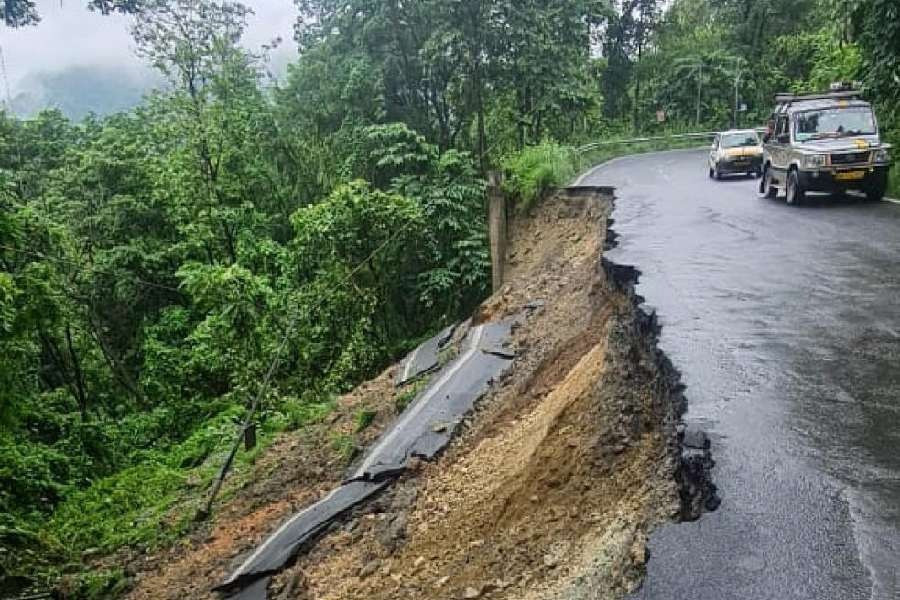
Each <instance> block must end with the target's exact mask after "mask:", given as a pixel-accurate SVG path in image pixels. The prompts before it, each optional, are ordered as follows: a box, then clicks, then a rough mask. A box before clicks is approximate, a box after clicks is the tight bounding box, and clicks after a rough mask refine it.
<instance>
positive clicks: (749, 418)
mask: <svg viewBox="0 0 900 600" xmlns="http://www.w3.org/2000/svg"><path fill="white" fill-rule="evenodd" d="M705 157H706V152H705V151H696V150H695V151H680V152H670V153H662V154H653V155H644V156H638V157H629V158H626V159H620V160H617V161H613V162H612V163H608V164H607V165H604V166H601V167H599V168H598V169H596V170H594V171H592V172H590V173H589V174H588V175H587V176H586V177H584V178H583V179H582V181H581V183H583V184H585V185H613V186H616V187H617V188H618V189H617V192H616V196H617V200H616V208H615V210H614V213H613V217H614V219H615V224H614V226H613V228H614V230H615V231H616V232H617V233H618V234H619V246H618V247H617V248H616V249H614V250H613V251H611V252H609V253H608V254H607V256H608V257H609V258H610V259H611V260H613V261H615V262H617V263H620V264H629V265H634V266H636V267H637V268H638V269H639V270H640V271H641V273H642V274H641V277H640V281H639V284H638V293H639V294H641V295H642V296H644V298H645V299H646V303H647V304H648V305H649V306H651V307H653V308H655V309H656V310H657V312H658V314H659V316H660V321H661V323H662V325H663V331H662V336H661V340H660V341H661V346H662V348H663V350H664V351H665V352H666V353H667V354H668V355H669V356H670V357H671V359H672V360H673V362H674V363H675V365H676V366H677V367H678V368H679V369H680V370H681V371H682V376H683V380H684V382H685V384H686V385H687V386H688V387H687V397H688V402H689V408H688V414H687V415H686V417H685V418H686V420H687V421H688V422H692V423H698V424H700V425H701V426H702V427H703V428H704V429H705V430H706V431H707V432H708V433H709V435H710V438H711V439H712V443H713V448H712V450H713V457H714V459H715V460H716V467H715V469H714V472H713V474H714V478H715V483H716V484H717V485H718V487H719V491H720V494H721V497H722V505H721V507H720V508H719V510H718V511H716V512H714V513H710V514H706V515H704V516H703V517H702V518H701V519H700V520H699V521H696V522H694V523H682V524H671V525H665V526H663V527H661V528H659V529H658V530H657V531H656V532H654V534H653V535H652V537H651V544H650V551H651V555H650V562H649V564H648V575H647V578H646V580H645V583H644V586H643V587H642V589H641V590H640V591H639V592H638V593H637V594H636V595H635V597H636V598H642V599H654V600H656V599H659V600H681V599H691V600H706V599H708V600H728V599H753V600H756V599H766V600H767V599H772V600H776V599H777V600H788V599H797V600H806V599H810V600H832V599H833V600H855V599H862V598H866V599H869V598H872V599H875V600H887V599H890V600H895V599H900V205H896V204H890V203H878V204H867V203H863V202H858V201H854V200H840V199H836V198H824V199H817V200H814V201H813V202H811V203H810V204H809V205H807V206H802V207H796V208H795V207H790V206H787V205H786V204H785V203H784V200H783V199H782V198H779V199H778V200H763V199H759V198H757V196H756V186H757V181H756V180H753V179H745V178H737V179H733V180H728V181H722V182H716V181H712V180H710V179H708V178H707V173H706V166H705Z"/></svg>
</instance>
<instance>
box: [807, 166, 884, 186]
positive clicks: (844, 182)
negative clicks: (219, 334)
mask: <svg viewBox="0 0 900 600" xmlns="http://www.w3.org/2000/svg"><path fill="white" fill-rule="evenodd" d="M889 170H890V165H875V166H869V165H865V166H858V167H841V168H840V169H832V168H828V169H819V170H816V171H802V170H801V171H798V174H799V175H800V185H801V186H802V187H803V189H805V190H809V191H811V192H833V191H840V190H863V189H866V188H869V187H872V186H875V185H883V184H884V182H885V181H887V176H888V171H889Z"/></svg>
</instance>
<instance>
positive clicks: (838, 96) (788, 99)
mask: <svg viewBox="0 0 900 600" xmlns="http://www.w3.org/2000/svg"><path fill="white" fill-rule="evenodd" d="M861 98H862V92H861V91H859V90H842V91H839V92H823V93H821V94H804V95H799V96H798V95H795V94H776V95H775V103H776V104H791V103H792V102H802V101H804V100H853V99H861Z"/></svg>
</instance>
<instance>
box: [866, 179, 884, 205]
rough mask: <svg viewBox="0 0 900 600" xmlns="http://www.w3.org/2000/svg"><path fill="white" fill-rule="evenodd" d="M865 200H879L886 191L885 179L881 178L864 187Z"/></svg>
mask: <svg viewBox="0 0 900 600" xmlns="http://www.w3.org/2000/svg"><path fill="white" fill-rule="evenodd" d="M864 191H865V192H866V200H868V201H869V202H881V201H882V200H883V199H884V193H885V192H886V191H887V180H881V181H878V182H876V183H873V184H871V185H869V186H868V187H866V189H865V190H864Z"/></svg>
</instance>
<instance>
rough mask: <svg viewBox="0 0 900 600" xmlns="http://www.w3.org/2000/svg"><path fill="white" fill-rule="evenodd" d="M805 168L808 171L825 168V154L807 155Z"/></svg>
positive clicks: (804, 162) (804, 159)
mask: <svg viewBox="0 0 900 600" xmlns="http://www.w3.org/2000/svg"><path fill="white" fill-rule="evenodd" d="M803 166H804V167H806V168H807V169H815V168H818V167H824V166H825V155H824V154H807V155H806V156H804V157H803Z"/></svg>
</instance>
